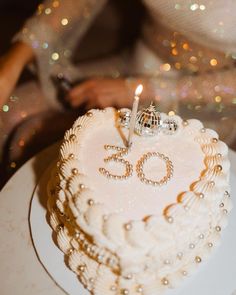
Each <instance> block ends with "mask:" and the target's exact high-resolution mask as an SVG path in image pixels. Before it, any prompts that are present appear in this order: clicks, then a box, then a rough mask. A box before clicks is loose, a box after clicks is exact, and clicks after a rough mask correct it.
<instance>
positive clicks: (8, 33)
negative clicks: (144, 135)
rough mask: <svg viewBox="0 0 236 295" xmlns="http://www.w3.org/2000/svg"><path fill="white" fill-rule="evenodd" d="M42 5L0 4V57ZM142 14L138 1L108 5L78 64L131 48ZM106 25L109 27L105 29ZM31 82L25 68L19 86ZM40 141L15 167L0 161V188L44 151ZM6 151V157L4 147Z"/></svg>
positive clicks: (28, 1) (4, 0) (34, 0)
mask: <svg viewBox="0 0 236 295" xmlns="http://www.w3.org/2000/svg"><path fill="white" fill-rule="evenodd" d="M41 2H42V1H38V0H21V1H19V0H0V56H2V55H3V54H4V53H5V52H7V50H8V49H9V47H10V45H11V40H12V38H13V37H14V35H15V34H16V33H17V32H18V31H19V30H20V29H21V27H22V26H23V24H24V22H25V20H26V19H27V18H28V17H30V16H31V15H32V14H33V13H34V12H35V10H36V9H37V6H38V5H39V4H40V3H41ZM134 2H135V5H134ZM144 14H145V9H144V7H143V5H142V3H141V1H137V0H129V1H127V0H119V1H116V0H110V1H108V4H107V5H106V7H105V9H103V10H102V12H101V13H100V14H99V16H98V18H97V19H96V20H95V22H93V24H92V26H91V27H90V28H89V30H88V32H87V33H86V35H85V37H84V38H83V42H81V45H80V47H79V52H80V55H79V60H77V62H79V61H80V60H83V61H86V60H87V59H90V60H91V59H92V58H97V57H103V56H106V55H107V54H113V53H116V52H119V51H121V50H122V49H124V48H126V47H130V46H132V44H134V42H135V40H136V38H137V36H138V35H139V33H140V28H141V22H142V18H143V17H144ZM107 22H108V23H109V26H107ZM98 36H99V39H98ZM94 44H96V46H94ZM33 78H35V77H34V76H33V74H32V73H31V72H30V71H29V70H28V69H27V68H26V69H25V70H24V71H23V74H22V75H21V78H20V80H19V83H18V84H19V85H20V84H23V83H25V82H27V81H29V80H31V79H33ZM13 107H14V106H13ZM0 128H1V127H0ZM3 128H4V126H3ZM62 136H63V131H62V133H61V134H58V135H57V138H53V141H55V140H57V139H60V138H61V137H62ZM39 138H40V136H38V138H36V139H35V142H34V143H33V144H32V146H31V147H30V149H29V148H28V149H27V148H25V149H24V153H23V156H22V158H21V160H20V161H19V162H18V163H15V162H14V163H11V162H8V159H7V158H6V157H5V160H6V161H5V163H3V162H1V161H0V188H1V187H2V186H3V185H4V183H5V182H6V181H7V179H8V178H9V177H10V176H11V175H12V174H13V173H14V172H15V171H16V170H17V169H18V168H19V167H20V166H21V165H22V164H23V163H24V162H25V161H26V160H27V159H29V158H30V157H31V156H33V155H34V154H35V153H37V152H38V151H40V150H42V149H43V148H45V142H43V141H42V140H40V139H39ZM41 138H42V137H41ZM5 151H6V154H7V146H6V148H5Z"/></svg>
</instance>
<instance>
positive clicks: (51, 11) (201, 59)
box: [15, 0, 236, 143]
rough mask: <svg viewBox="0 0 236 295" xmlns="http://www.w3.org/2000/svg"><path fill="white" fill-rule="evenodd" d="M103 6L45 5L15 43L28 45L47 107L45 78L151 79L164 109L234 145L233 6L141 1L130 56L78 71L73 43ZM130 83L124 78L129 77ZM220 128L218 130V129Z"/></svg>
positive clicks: (81, 2) (50, 94) (93, 1)
mask: <svg viewBox="0 0 236 295" xmlns="http://www.w3.org/2000/svg"><path fill="white" fill-rule="evenodd" d="M106 3H107V0H67V1H59V0H46V1H44V2H43V3H42V4H40V5H39V6H38V9H37V12H36V14H35V15H34V16H33V17H32V18H30V19H28V20H27V22H26V23H25V25H24V27H23V28H22V30H21V31H20V32H19V33H18V34H17V36H16V37H15V40H20V41H23V42H26V43H27V44H29V45H30V46H32V48H33V50H34V52H35V56H36V64H37V72H38V74H39V77H40V81H41V86H42V88H43V91H44V94H46V96H47V104H48V105H49V107H50V108H54V109H57V108H60V106H59V105H58V102H57V100H56V99H55V89H54V86H53V85H52V83H51V80H50V78H49V77H51V76H56V75H58V74H59V73H63V74H65V75H67V76H68V77H70V79H71V80H73V79H80V78H86V77H90V76H100V75H106V76H107V75H110V76H112V77H114V76H116V77H117V76H121V77H122V76H125V77H126V81H127V84H129V83H133V82H135V79H136V78H140V77H141V78H143V79H145V80H146V81H148V85H149V86H148V87H150V89H151V90H152V92H153V97H152V98H151V99H153V98H154V99H156V100H157V101H158V104H159V106H160V108H161V109H163V110H166V109H169V108H170V106H171V108H172V109H174V110H177V111H178V112H179V114H180V115H182V116H184V117H186V118H187V117H197V118H199V119H201V120H203V121H204V122H207V125H208V126H210V127H213V128H215V129H217V130H218V131H219V132H220V133H221V135H222V136H223V138H224V139H225V140H226V141H227V142H228V143H232V142H233V140H234V138H235V136H236V135H235V133H236V130H235V129H236V126H235V117H236V83H235V78H236V69H235V65H234V63H235V60H236V29H235V11H236V2H235V1H230V0H226V1H223V0H220V1H206V0H202V1H201V2H198V1H196V2H194V1H190V0H180V1H177V0H175V1H173V0H143V3H144V5H145V7H146V11H147V16H146V18H145V20H144V21H143V26H142V34H141V36H140V39H139V40H138V41H137V44H136V46H135V49H134V50H133V51H132V52H131V53H130V55H127V54H126V55H125V56H118V57H115V58H113V59H112V60H111V59H110V60H102V61H97V62H95V63H94V64H93V65H92V66H91V65H90V66H89V67H87V68H86V67H83V66H82V67H80V66H79V65H75V64H73V63H72V62H71V56H73V54H74V51H75V49H76V48H77V47H76V45H77V44H78V42H80V41H81V39H82V37H83V36H84V34H85V33H86V31H87V29H88V28H89V26H90V25H91V23H92V22H93V20H94V19H95V17H96V16H97V15H98V14H99V12H100V11H101V10H102V9H103V7H104V5H105V4H106ZM127 77H128V78H127ZM219 122H220V124H219ZM221 123H223V124H221Z"/></svg>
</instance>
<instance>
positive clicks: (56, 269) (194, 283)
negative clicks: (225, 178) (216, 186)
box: [30, 151, 236, 295]
mask: <svg viewBox="0 0 236 295" xmlns="http://www.w3.org/2000/svg"><path fill="white" fill-rule="evenodd" d="M230 160H231V179H230V182H231V195H232V198H233V203H234V204H235V203H236V153H235V152H232V151H230ZM49 176H50V168H48V169H47V170H46V171H45V173H44V174H43V175H42V177H41V179H40V181H39V182H38V184H37V186H36V188H35V190H34V193H33V198H32V203H31V212H30V225H31V232H32V238H33V242H34V246H35V249H36V252H37V255H38V257H39V259H40V261H41V263H42V265H43V266H44V268H45V269H46V270H47V272H48V274H49V275H50V276H51V277H52V278H53V280H54V281H55V282H56V283H57V284H58V285H59V286H60V287H61V288H62V290H64V292H65V293H67V294H70V295H78V294H80V295H89V294H90V293H89V292H88V291H87V290H86V289H85V288H84V287H83V285H82V284H81V283H80V282H79V280H78V278H77V276H76V275H75V274H74V273H73V272H72V271H71V270H70V269H69V268H68V267H67V266H66V264H65V262H64V254H63V253H62V252H61V251H60V250H59V248H58V247H57V246H56V244H55V242H54V241H53V239H52V229H51V227H50V226H49V224H48V222H47V218H46V206H45V204H46V199H47V193H46V186H47V182H48V179H49ZM235 232H236V210H232V212H231V213H230V218H229V224H228V226H227V228H226V229H225V230H224V231H223V234H222V240H221V244H220V246H219V247H218V248H217V249H215V250H214V251H213V253H212V255H211V257H210V259H209V260H208V261H207V262H205V263H203V264H202V265H201V266H199V269H198V270H197V271H196V273H195V274H193V275H192V276H191V277H189V278H187V279H185V280H184V281H183V282H182V284H180V286H179V288H176V289H173V290H168V291H167V292H166V293H165V295H199V294H201V295H212V294H214V295H236V282H235V277H236V235H235Z"/></svg>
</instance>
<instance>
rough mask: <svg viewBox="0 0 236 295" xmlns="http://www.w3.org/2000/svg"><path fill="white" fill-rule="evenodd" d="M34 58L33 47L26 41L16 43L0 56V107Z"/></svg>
mask: <svg viewBox="0 0 236 295" xmlns="http://www.w3.org/2000/svg"><path fill="white" fill-rule="evenodd" d="M32 58H33V51H32V49H31V48H30V47H29V46H28V45H26V44H24V43H16V44H14V45H13V46H12V47H11V48H10V50H9V51H8V52H7V53H6V54H5V55H4V56H3V57H1V58H0V108H1V107H2V106H3V105H4V103H5V102H6V100H7V99H8V97H9V96H10V95H11V93H12V91H13V89H14V87H15V85H16V83H17V81H18V79H19V77H20V74H21V72H22V70H23V68H24V66H25V65H26V64H27V63H28V62H29V61H30V60H31V59H32Z"/></svg>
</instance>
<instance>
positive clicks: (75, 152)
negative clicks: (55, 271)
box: [48, 108, 232, 295]
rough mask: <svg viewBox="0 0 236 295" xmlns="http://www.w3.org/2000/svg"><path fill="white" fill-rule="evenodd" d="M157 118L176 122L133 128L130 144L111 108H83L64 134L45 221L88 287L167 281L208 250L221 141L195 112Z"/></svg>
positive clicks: (224, 156) (218, 192)
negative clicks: (147, 131) (189, 116)
mask: <svg viewBox="0 0 236 295" xmlns="http://www.w3.org/2000/svg"><path fill="white" fill-rule="evenodd" d="M160 121H161V122H162V123H163V126H164V124H165V123H166V122H167V123H168V122H175V124H176V126H175V127H176V128H175V129H176V130H175V132H169V131H170V130H169V131H168V129H163V130H162V129H161V128H159V129H157V130H156V131H157V132H156V133H155V134H154V135H153V136H144V135H138V134H135V135H134V137H133V144H132V147H131V148H130V149H129V150H128V149H126V147H125V144H126V139H127V136H128V129H127V128H125V127H123V126H121V125H120V124H119V112H118V111H117V110H115V109H113V108H107V109H105V110H91V111H89V112H88V113H87V114H85V115H84V116H82V117H80V118H78V119H77V120H76V122H75V123H74V125H73V127H72V128H71V129H70V130H69V131H67V132H66V134H65V137H64V140H63V143H62V146H61V149H60V156H59V161H58V164H57V167H56V168H55V169H54V170H53V172H52V176H51V180H50V182H49V185H48V194H49V199H48V210H49V216H50V223H51V226H52V228H53V230H54V232H55V233H56V239H57V243H58V246H59V247H60V249H61V250H62V251H63V252H64V253H65V259H66V263H67V264H68V265H69V267H70V268H71V270H72V271H74V272H75V273H76V274H77V275H78V278H79V280H80V281H81V282H82V283H83V284H84V286H85V287H86V288H87V289H88V290H89V291H91V293H92V294H95V295H114V294H116V295H118V294H124V295H126V294H129V295H135V294H136V295H138V294H139V295H140V294H144V295H158V294H162V293H163V292H164V291H165V290H167V289H168V288H174V287H176V286H177V284H178V283H179V281H181V280H182V279H183V278H184V277H185V276H188V275H190V274H192V273H193V272H194V270H195V269H196V267H198V266H199V265H200V264H201V262H204V261H205V260H206V259H207V258H208V256H209V255H210V253H211V251H212V249H213V248H214V247H215V246H216V245H217V244H218V242H219V240H220V236H221V231H222V229H223V228H224V227H225V225H226V223H227V219H228V213H229V211H230V210H231V207H232V205H231V201H230V195H229V191H230V187H229V169H230V163H229V160H228V148H227V146H226V144H225V143H223V142H222V141H220V140H219V139H218V135H217V133H216V132H215V131H213V130H210V129H205V128H204V127H203V125H202V123H201V122H200V121H198V120H194V119H193V120H188V121H183V120H182V119H181V118H180V117H178V116H171V117H168V116H167V115H165V114H161V115H160ZM159 123H160V122H159ZM123 125H125V124H123ZM149 127H150V126H149ZM137 131H138V129H137ZM139 131H140V130H139ZM139 133H141V132H139ZM114 154H115V155H114ZM112 155H113V156H112ZM110 156H111V157H110ZM104 159H105V161H104Z"/></svg>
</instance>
